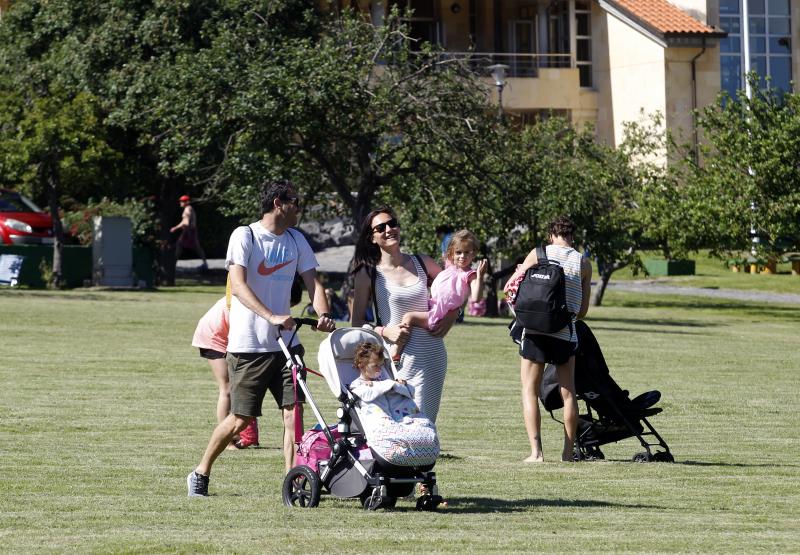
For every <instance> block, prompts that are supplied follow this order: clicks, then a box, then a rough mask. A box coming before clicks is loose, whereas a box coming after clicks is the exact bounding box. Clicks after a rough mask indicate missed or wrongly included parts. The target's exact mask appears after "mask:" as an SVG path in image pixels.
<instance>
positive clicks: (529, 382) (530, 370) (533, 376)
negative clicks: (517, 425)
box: [519, 358, 544, 462]
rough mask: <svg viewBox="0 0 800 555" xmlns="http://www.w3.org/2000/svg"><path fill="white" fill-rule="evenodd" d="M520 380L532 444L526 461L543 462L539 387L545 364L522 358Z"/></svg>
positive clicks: (524, 411) (524, 410) (523, 412)
mask: <svg viewBox="0 0 800 555" xmlns="http://www.w3.org/2000/svg"><path fill="white" fill-rule="evenodd" d="M520 360H521V363H520V376H519V377H520V381H521V382H522V416H523V419H524V420H525V430H526V431H527V432H528V441H530V444H531V455H530V456H529V457H528V458H527V459H525V461H524V462H542V461H544V455H543V454H542V437H541V428H542V416H541V413H540V412H539V388H540V386H541V385H542V375H543V374H544V364H542V363H541V362H533V361H532V360H528V359H526V358H520Z"/></svg>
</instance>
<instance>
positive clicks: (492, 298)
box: [486, 256, 499, 316]
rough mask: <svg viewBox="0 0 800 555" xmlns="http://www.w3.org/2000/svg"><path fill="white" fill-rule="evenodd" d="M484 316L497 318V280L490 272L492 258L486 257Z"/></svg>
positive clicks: (491, 271)
mask: <svg viewBox="0 0 800 555" xmlns="http://www.w3.org/2000/svg"><path fill="white" fill-rule="evenodd" d="M486 275H487V276H489V279H487V280H486V316H498V315H499V313H498V312H497V278H496V277H495V275H494V271H493V270H492V258H491V257H490V256H487V257H486Z"/></svg>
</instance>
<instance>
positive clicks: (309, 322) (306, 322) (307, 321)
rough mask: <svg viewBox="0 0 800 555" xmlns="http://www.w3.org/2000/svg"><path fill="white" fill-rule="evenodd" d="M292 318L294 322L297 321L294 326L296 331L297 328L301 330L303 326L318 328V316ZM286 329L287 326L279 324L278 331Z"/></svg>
mask: <svg viewBox="0 0 800 555" xmlns="http://www.w3.org/2000/svg"><path fill="white" fill-rule="evenodd" d="M292 320H294V323H295V326H294V330H295V333H297V330H299V329H300V328H301V327H303V326H310V327H311V329H314V330H315V329H317V319H316V318H292ZM284 329H286V328H284V327H283V326H278V331H279V332H280V331H283V330H284ZM278 336H280V333H278Z"/></svg>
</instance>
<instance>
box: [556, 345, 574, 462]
mask: <svg viewBox="0 0 800 555" xmlns="http://www.w3.org/2000/svg"><path fill="white" fill-rule="evenodd" d="M556 374H557V376H558V385H559V386H561V387H560V390H561V399H563V400H564V451H563V452H562V453H561V460H562V461H564V462H572V461H573V460H574V459H573V449H574V446H575V437H576V434H577V431H578V400H577V399H576V398H575V357H574V356H573V357H570V358H569V360H568V361H567V362H565V363H564V364H560V365H558V366H556Z"/></svg>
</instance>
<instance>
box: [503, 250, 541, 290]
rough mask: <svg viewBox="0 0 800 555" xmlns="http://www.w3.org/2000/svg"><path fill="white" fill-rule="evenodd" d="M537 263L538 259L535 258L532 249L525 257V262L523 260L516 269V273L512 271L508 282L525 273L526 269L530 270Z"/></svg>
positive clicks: (534, 251)
mask: <svg viewBox="0 0 800 555" xmlns="http://www.w3.org/2000/svg"><path fill="white" fill-rule="evenodd" d="M537 262H539V257H537V256H536V249H535V248H534V249H533V250H532V251H531V252H529V253H528V256H526V257H525V260H523V261H522V264H520V265H519V266H518V267H517V269H516V271H514V273H513V274H512V275H511V277H510V278H508V282H509V283H511V282H513V281H514V280H515V279H517V278H518V277H519V276H521V275H522V274H524V273H525V272H527V271H528V268H531V267H532V266H533V265H534V264H536V263H537Z"/></svg>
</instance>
